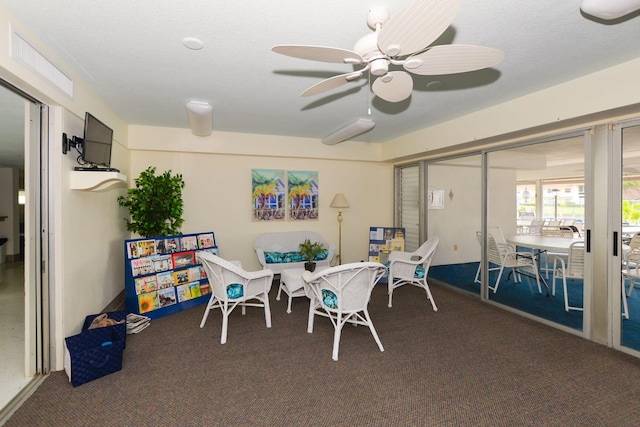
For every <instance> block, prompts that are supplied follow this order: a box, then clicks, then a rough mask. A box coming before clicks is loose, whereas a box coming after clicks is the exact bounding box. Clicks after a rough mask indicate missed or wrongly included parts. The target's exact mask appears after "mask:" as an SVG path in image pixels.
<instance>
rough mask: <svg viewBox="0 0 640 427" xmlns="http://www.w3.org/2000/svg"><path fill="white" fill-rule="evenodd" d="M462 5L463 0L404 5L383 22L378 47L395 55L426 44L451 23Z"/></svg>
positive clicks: (418, 48)
mask: <svg viewBox="0 0 640 427" xmlns="http://www.w3.org/2000/svg"><path fill="white" fill-rule="evenodd" d="M460 5H461V1H460V0H419V1H416V2H414V3H411V4H409V5H407V6H405V7H403V8H402V9H401V10H400V11H399V12H398V13H396V14H395V15H393V16H392V17H391V18H389V20H388V21H387V22H385V23H384V24H383V25H382V28H381V29H380V33H379V34H378V48H379V49H380V51H381V52H382V53H385V54H387V55H388V56H391V57H398V56H407V55H411V54H412V53H415V52H418V51H420V50H422V49H424V48H426V47H427V46H429V45H430V44H431V43H433V42H434V41H435V40H436V39H437V38H438V37H440V35H441V34H442V33H443V32H444V31H445V30H446V29H447V28H448V27H449V25H451V22H453V18H455V16H456V14H457V13H458V10H460Z"/></svg>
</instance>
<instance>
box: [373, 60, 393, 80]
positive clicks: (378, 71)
mask: <svg viewBox="0 0 640 427" xmlns="http://www.w3.org/2000/svg"><path fill="white" fill-rule="evenodd" d="M370 64H371V74H373V75H374V76H384V75H385V74H387V73H388V72H389V61H388V60H387V59H384V58H380V59H376V60H374V61H371V62H370Z"/></svg>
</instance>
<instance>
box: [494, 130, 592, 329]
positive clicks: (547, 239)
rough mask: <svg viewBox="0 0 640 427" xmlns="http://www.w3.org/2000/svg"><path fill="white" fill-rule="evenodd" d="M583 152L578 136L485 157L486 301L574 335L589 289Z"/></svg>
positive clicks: (555, 139) (532, 144)
mask: <svg viewBox="0 0 640 427" xmlns="http://www.w3.org/2000/svg"><path fill="white" fill-rule="evenodd" d="M584 152H585V140H584V136H583V134H582V132H580V133H576V134H571V135H567V136H564V137H556V138H553V139H551V140H543V141H533V142H531V143H527V144H520V145H517V146H514V147H512V148H508V149H501V150H496V151H490V152H488V153H487V190H486V194H487V196H486V200H487V233H486V239H487V273H488V274H487V278H486V279H487V287H488V293H487V297H488V299H489V300H491V301H494V302H496V303H499V304H502V305H505V306H508V307H510V308H512V309H515V310H518V311H521V312H524V313H527V314H528V315H531V316H535V317H538V318H541V319H543V320H544V321H548V322H553V323H556V324H559V325H562V326H563V327H566V328H569V329H572V330H576V331H582V329H583V319H584V318H585V315H586V314H585V311H584V310H585V307H586V306H585V302H584V295H585V289H587V288H588V286H587V285H586V284H585V279H584V267H585V264H584V260H585V255H584V221H585V154H584ZM572 244H573V246H572ZM574 249H575V251H574ZM571 255H574V256H573V257H572V259H571V266H570V265H569V261H570V259H569V258H570V256H571ZM569 267H572V269H570V268H569ZM588 309H589V308H588V307H586V310H587V311H588Z"/></svg>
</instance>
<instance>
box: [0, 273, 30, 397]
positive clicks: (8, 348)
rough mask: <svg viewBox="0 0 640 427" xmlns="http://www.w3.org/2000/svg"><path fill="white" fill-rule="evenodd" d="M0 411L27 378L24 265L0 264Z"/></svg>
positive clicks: (23, 385)
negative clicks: (25, 364)
mask: <svg viewBox="0 0 640 427" xmlns="http://www.w3.org/2000/svg"><path fill="white" fill-rule="evenodd" d="M0 307H1V308H0V360H1V361H2V363H0V409H1V408H3V407H5V406H6V405H7V403H9V402H10V401H11V399H13V398H14V397H15V396H16V395H17V394H18V393H19V392H20V390H21V389H22V388H23V387H25V386H26V385H27V384H28V383H29V381H30V380H31V379H30V378H27V377H25V375H24V263H23V262H10V263H3V264H0Z"/></svg>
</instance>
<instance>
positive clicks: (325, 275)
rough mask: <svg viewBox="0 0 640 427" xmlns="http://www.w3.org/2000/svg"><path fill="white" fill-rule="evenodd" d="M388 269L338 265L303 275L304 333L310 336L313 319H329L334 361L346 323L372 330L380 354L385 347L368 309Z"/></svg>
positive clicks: (370, 264) (376, 265)
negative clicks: (306, 300) (306, 301)
mask: <svg viewBox="0 0 640 427" xmlns="http://www.w3.org/2000/svg"><path fill="white" fill-rule="evenodd" d="M386 270H387V268H386V267H385V266H384V265H383V264H380V263H379V262H357V263H351V264H344V265H339V266H336V267H331V268H328V269H326V270H322V271H320V272H317V273H311V272H308V271H305V272H304V274H303V276H302V277H303V278H304V280H305V281H306V282H307V286H306V287H305V290H306V292H307V296H308V297H309V299H310V300H311V301H310V304H309V321H308V324H307V332H308V333H313V321H314V317H315V316H316V315H318V316H324V317H328V318H329V319H330V320H331V323H333V326H334V328H335V332H334V336H333V355H332V358H333V360H338V350H339V348H340V334H341V332H342V327H343V326H344V325H345V324H346V323H352V324H355V325H366V326H368V327H369V330H371V334H372V335H373V338H374V339H375V340H376V343H377V344H378V347H379V348H380V351H384V347H383V346H382V343H381V342H380V338H378V334H377V333H376V330H375V328H374V327H373V322H372V321H371V317H370V316H369V311H368V310H367V305H368V304H369V299H370V298H371V291H372V290H373V287H374V286H375V284H376V283H378V281H379V280H380V278H382V276H383V275H384V273H385V272H386Z"/></svg>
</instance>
